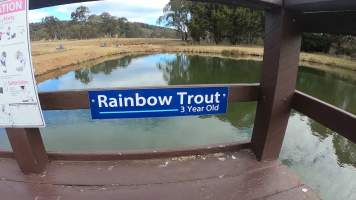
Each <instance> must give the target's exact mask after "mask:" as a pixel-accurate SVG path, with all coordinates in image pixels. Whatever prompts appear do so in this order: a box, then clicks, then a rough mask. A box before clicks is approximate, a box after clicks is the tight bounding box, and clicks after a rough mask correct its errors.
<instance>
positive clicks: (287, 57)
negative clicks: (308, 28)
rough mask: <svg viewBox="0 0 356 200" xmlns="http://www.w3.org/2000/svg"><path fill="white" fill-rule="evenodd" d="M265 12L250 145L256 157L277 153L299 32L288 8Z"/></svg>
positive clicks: (291, 89)
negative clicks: (261, 60)
mask: <svg viewBox="0 0 356 200" xmlns="http://www.w3.org/2000/svg"><path fill="white" fill-rule="evenodd" d="M265 13H266V15H265V17H266V22H265V23H266V26H265V41H264V56H263V66H262V77H261V97H260V101H259V102H258V105H257V113H256V119H255V126H254V130H253V135H252V139H251V144H252V149H253V151H254V152H255V154H256V156H257V158H258V159H259V160H274V159H277V158H278V156H279V153H280V150H281V147H282V143H283V139H284V134H285V131H286V127H287V123H288V118H289V115H290V110H291V100H292V97H293V94H294V90H295V85H296V80H297V74H298V65H299V54H300V46H301V32H300V29H299V28H298V25H297V23H296V21H295V20H294V19H293V17H292V16H291V15H290V13H288V11H286V10H284V9H275V10H268V11H266V12H265Z"/></svg>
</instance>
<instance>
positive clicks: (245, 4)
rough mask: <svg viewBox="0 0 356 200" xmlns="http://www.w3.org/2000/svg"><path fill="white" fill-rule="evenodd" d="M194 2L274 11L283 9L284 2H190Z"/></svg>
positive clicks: (253, 0)
mask: <svg viewBox="0 0 356 200" xmlns="http://www.w3.org/2000/svg"><path fill="white" fill-rule="evenodd" d="M189 1H192V2H205V3H219V4H228V5H234V6H243V7H247V8H255V9H272V8H279V7H282V2H283V0H189Z"/></svg>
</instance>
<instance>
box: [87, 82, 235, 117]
mask: <svg viewBox="0 0 356 200" xmlns="http://www.w3.org/2000/svg"><path fill="white" fill-rule="evenodd" d="M228 92H229V89H228V88H227V87H206V88H167V89H136V90H107V91H105V90H104V91H90V92H89V101H90V108H91V114H92V118H93V119H114V118H146V117H172V116H188V115H215V114H223V113H226V109H227V101H228V96H229V95H228Z"/></svg>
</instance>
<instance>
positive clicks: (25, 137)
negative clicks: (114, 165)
mask: <svg viewBox="0 0 356 200" xmlns="http://www.w3.org/2000/svg"><path fill="white" fill-rule="evenodd" d="M214 86H221V87H228V88H229V102H249V101H260V100H261V98H263V97H262V96H261V92H260V91H261V87H260V85H259V84H216V85H215V84H214V85H183V86H163V87H155V88H173V87H214ZM111 89H113V88H111ZM114 89H130V88H114ZM131 89H137V88H131ZM96 90H97V89H96ZM39 97H40V100H41V106H42V108H43V110H76V109H88V108H89V104H88V91H87V90H78V91H61V92H45V93H40V94H39ZM291 107H292V109H295V110H296V111H298V112H301V113H302V114H305V115H307V116H308V117H310V118H311V119H314V120H316V121H318V122H320V123H321V124H323V125H325V126H326V127H328V128H330V129H332V130H334V131H336V132H338V133H339V134H340V135H342V136H344V137H346V138H348V139H349V140H350V141H352V142H354V143H355V142H356V133H355V130H356V117H355V115H353V114H350V113H348V112H345V111H343V110H341V109H339V108H336V107H335V106H332V105H330V104H327V103H325V102H322V101H320V100H318V99H316V98H313V97H311V96H308V95H306V94H304V93H302V92H299V91H295V93H294V95H293V98H292V104H291ZM7 133H8V136H9V140H10V143H11V145H12V147H13V149H14V153H11V152H0V156H3V157H15V158H16V159H17V161H18V162H19V164H20V167H21V169H22V170H23V171H24V172H28V173H30V172H40V171H42V169H43V168H44V167H45V166H46V163H47V162H48V158H49V159H50V160H58V159H60V160H116V159H148V158H157V157H172V156H184V155H192V154H206V153H214V152H224V151H234V150H239V149H242V148H251V142H249V141H246V142H241V143H230V144H219V145H215V146H214V145H210V146H202V147H195V148H192V149H167V150H160V151H133V152H115V153H100V152H98V153H97V154H80V153H56V152H50V153H48V152H46V150H45V148H44V145H43V142H42V138H41V136H40V133H39V130H38V129H7Z"/></svg>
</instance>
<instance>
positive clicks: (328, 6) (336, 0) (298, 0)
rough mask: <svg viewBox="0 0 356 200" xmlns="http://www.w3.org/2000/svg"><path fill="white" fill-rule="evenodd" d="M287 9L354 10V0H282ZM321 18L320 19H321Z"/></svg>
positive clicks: (301, 10)
mask: <svg viewBox="0 0 356 200" xmlns="http://www.w3.org/2000/svg"><path fill="white" fill-rule="evenodd" d="M284 6H285V8H287V9H290V10H294V11H299V12H325V11H331V12H336V11H345V10H356V1H354V0H284ZM321 20H322V19H321Z"/></svg>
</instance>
